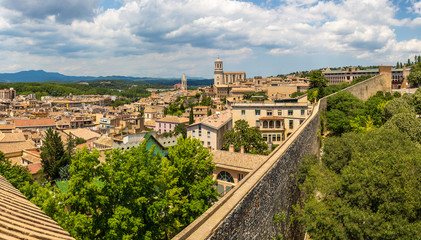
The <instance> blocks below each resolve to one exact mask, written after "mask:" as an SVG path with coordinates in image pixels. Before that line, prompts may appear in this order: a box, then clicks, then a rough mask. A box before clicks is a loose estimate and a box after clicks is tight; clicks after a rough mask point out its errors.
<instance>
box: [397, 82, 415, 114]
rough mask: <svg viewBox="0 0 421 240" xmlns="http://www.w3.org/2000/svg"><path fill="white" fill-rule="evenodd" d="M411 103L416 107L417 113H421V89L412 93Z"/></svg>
mask: <svg viewBox="0 0 421 240" xmlns="http://www.w3.org/2000/svg"><path fill="white" fill-rule="evenodd" d="M395 93H396V92H395ZM411 105H412V106H414V107H415V111H416V113H417V114H421V90H420V89H419V88H418V89H417V91H415V93H414V94H413V95H412V102H411Z"/></svg>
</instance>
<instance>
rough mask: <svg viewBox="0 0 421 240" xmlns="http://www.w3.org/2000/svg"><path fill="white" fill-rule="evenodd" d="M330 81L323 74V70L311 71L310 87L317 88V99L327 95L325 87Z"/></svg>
mask: <svg viewBox="0 0 421 240" xmlns="http://www.w3.org/2000/svg"><path fill="white" fill-rule="evenodd" d="M328 82H329V81H328V80H327V79H326V77H325V76H324V75H323V73H322V71H312V72H310V85H309V88H310V89H312V88H317V99H320V98H323V97H324V96H326V92H325V88H326V87H327V83H328Z"/></svg>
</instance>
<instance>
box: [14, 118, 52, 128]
mask: <svg viewBox="0 0 421 240" xmlns="http://www.w3.org/2000/svg"><path fill="white" fill-rule="evenodd" d="M55 125H56V122H55V121H54V119H52V118H40V119H19V120H15V127H38V126H42V127H44V126H55Z"/></svg>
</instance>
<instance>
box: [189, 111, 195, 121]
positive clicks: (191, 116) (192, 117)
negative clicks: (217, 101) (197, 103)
mask: <svg viewBox="0 0 421 240" xmlns="http://www.w3.org/2000/svg"><path fill="white" fill-rule="evenodd" d="M193 123H194V116H193V107H191V108H190V115H189V124H193Z"/></svg>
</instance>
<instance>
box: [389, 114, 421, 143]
mask: <svg viewBox="0 0 421 240" xmlns="http://www.w3.org/2000/svg"><path fill="white" fill-rule="evenodd" d="M384 128H386V129H396V130H399V131H400V132H402V133H404V134H407V135H408V136H409V137H410V138H411V140H412V141H414V142H419V143H421V120H420V119H419V118H417V116H416V115H415V114H414V113H411V112H403V113H398V114H395V115H393V116H392V117H391V118H390V119H389V120H388V121H387V122H386V123H385V124H384Z"/></svg>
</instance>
